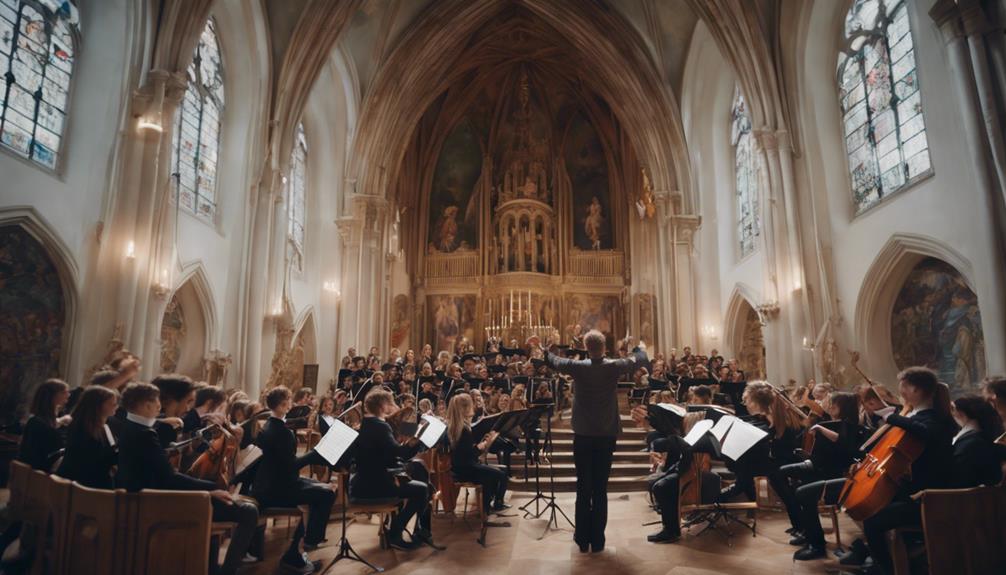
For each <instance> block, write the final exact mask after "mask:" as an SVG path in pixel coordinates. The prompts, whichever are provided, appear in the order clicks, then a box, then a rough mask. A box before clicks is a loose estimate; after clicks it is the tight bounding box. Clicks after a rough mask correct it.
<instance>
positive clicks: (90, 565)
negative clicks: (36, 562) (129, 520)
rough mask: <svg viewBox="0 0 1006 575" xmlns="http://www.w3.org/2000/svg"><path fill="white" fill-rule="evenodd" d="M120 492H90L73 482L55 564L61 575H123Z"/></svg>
mask: <svg viewBox="0 0 1006 575" xmlns="http://www.w3.org/2000/svg"><path fill="white" fill-rule="evenodd" d="M124 494H125V491H124V490H122V489H119V490H116V491H112V490H110V489H91V488H90V487H84V486H83V485H81V484H79V483H73V486H72V487H71V493H70V510H69V514H68V516H67V519H66V543H65V545H64V547H63V552H62V557H61V559H60V560H58V561H57V564H58V565H60V566H61V567H62V571H57V573H59V574H60V575H62V574H64V573H66V574H69V573H73V574H74V575H104V574H112V575H115V574H118V573H122V572H123V571H122V565H121V561H122V559H123V558H122V553H123V551H124V549H125V544H126V541H125V538H126V533H125V532H124V531H123V530H121V529H119V528H118V527H119V525H120V524H122V523H124V522H125V517H124V516H123V515H124V514H123V510H122V508H121V507H120V505H119V497H120V496H121V495H124Z"/></svg>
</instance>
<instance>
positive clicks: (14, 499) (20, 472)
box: [7, 461, 32, 517]
mask: <svg viewBox="0 0 1006 575" xmlns="http://www.w3.org/2000/svg"><path fill="white" fill-rule="evenodd" d="M31 472H32V469H31V466H30V465H28V464H27V463H22V462H20V461H11V462H10V480H9V481H8V483H7V486H8V487H9V488H10V501H9V502H8V503H7V507H8V509H10V512H11V514H12V515H13V516H14V517H19V515H20V513H21V509H22V507H23V506H24V491H25V489H26V488H27V486H28V478H29V477H31Z"/></svg>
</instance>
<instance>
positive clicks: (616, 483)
mask: <svg viewBox="0 0 1006 575" xmlns="http://www.w3.org/2000/svg"><path fill="white" fill-rule="evenodd" d="M551 488H552V487H551V482H550V481H549V480H548V479H545V480H544V481H542V482H541V490H542V492H544V493H546V494H547V493H548V492H549V491H550V489H551ZM509 489H510V490H511V491H516V492H522V493H526V492H531V493H534V478H533V477H532V478H530V479H529V480H528V481H526V482H525V481H524V480H523V479H511V480H510V484H509ZM646 489H647V483H646V478H645V477H612V478H611V479H609V480H608V493H634V492H640V491H646ZM555 491H556V493H575V492H576V477H556V478H555ZM531 508H532V509H534V506H532V507H531ZM563 510H564V511H566V514H567V515H570V516H572V512H573V510H572V509H563Z"/></svg>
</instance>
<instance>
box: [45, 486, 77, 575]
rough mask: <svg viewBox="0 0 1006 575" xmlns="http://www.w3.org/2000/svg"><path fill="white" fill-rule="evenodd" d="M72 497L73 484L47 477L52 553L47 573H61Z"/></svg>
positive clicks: (63, 568)
mask: <svg viewBox="0 0 1006 575" xmlns="http://www.w3.org/2000/svg"><path fill="white" fill-rule="evenodd" d="M72 495H73V482H72V481H70V480H69V479H65V478H63V477H59V476H58V475H50V476H49V509H50V511H51V515H50V521H51V525H52V530H51V531H52V545H51V549H52V553H51V554H50V563H49V572H50V573H63V572H64V570H65V567H64V565H63V559H64V553H65V552H66V539H67V523H68V519H69V518H70V501H71V500H72Z"/></svg>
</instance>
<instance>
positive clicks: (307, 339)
mask: <svg viewBox="0 0 1006 575" xmlns="http://www.w3.org/2000/svg"><path fill="white" fill-rule="evenodd" d="M315 315H316V314H315V313H314V306H310V305H309V306H307V307H305V308H304V309H302V310H301V311H300V313H299V314H297V319H296V320H295V321H294V323H293V333H294V334H295V335H294V337H293V339H292V340H291V341H290V343H291V345H296V342H297V341H298V340H300V339H303V341H304V363H317V362H318V361H317V360H318V329H317V325H316V322H315Z"/></svg>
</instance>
